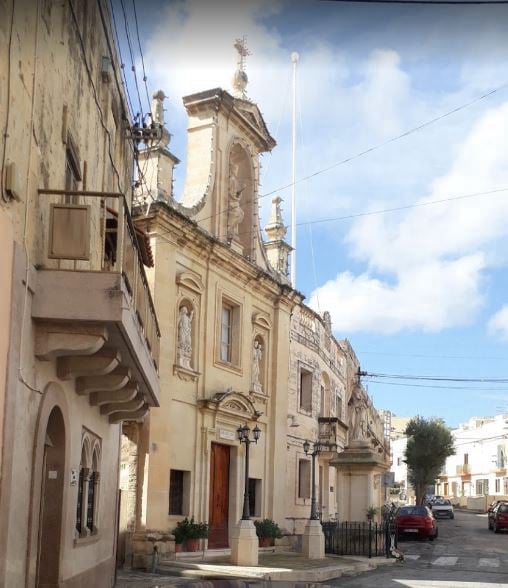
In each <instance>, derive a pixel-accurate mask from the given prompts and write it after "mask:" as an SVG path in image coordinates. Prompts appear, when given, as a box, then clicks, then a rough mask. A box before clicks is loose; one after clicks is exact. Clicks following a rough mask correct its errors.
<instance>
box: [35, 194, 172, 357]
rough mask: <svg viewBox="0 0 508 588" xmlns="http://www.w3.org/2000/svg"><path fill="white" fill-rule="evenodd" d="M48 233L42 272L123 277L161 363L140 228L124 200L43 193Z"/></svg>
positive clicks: (152, 350)
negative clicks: (135, 225) (71, 272)
mask: <svg viewBox="0 0 508 588" xmlns="http://www.w3.org/2000/svg"><path fill="white" fill-rule="evenodd" d="M39 194H41V195H45V196H47V201H46V203H47V206H44V207H43V208H42V218H43V223H42V225H43V226H44V228H45V229H44V230H45V233H46V234H45V240H44V242H43V248H44V252H43V253H42V258H41V260H40V261H41V263H39V267H41V268H43V269H58V270H74V271H80V272H86V271H88V272H109V273H119V274H121V275H122V276H123V278H124V280H125V285H126V287H127V290H128V293H129V296H130V300H131V304H132V306H133V308H134V311H135V313H136V317H137V320H138V322H139V326H140V328H141V331H142V333H143V335H144V338H145V340H146V343H147V346H148V348H149V350H150V354H151V356H152V359H153V362H154V365H155V367H156V368H158V363H159V340H160V330H159V325H158V322H157V315H156V313H155V306H154V304H153V300H152V295H151V292H150V288H149V285H148V280H147V277H146V272H145V267H144V264H143V258H142V253H141V249H140V246H139V242H138V237H137V232H136V228H135V227H134V224H133V222H132V218H131V215H130V212H129V207H128V205H127V201H126V198H125V196H124V194H121V193H117V192H91V191H67V190H53V189H41V190H39Z"/></svg>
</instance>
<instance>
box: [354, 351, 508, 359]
mask: <svg viewBox="0 0 508 588" xmlns="http://www.w3.org/2000/svg"><path fill="white" fill-rule="evenodd" d="M356 353H357V354H358V353H364V354H367V355H370V354H372V355H388V356H392V357H427V358H432V359H474V360H478V359H486V360H492V361H508V357H502V356H497V357H495V356H492V357H488V356H485V355H432V354H426V353H389V352H385V351H370V350H369V351H360V350H357V351H356Z"/></svg>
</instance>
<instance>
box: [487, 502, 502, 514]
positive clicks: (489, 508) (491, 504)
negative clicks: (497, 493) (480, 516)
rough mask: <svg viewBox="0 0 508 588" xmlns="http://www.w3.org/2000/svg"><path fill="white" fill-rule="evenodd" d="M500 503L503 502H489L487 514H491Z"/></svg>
mask: <svg viewBox="0 0 508 588" xmlns="http://www.w3.org/2000/svg"><path fill="white" fill-rule="evenodd" d="M500 502H503V501H502V500H494V502H491V503H490V504H489V506H488V508H487V513H489V512H492V511H493V510H494V509H495V508H496V506H497V505H498V504H499V503H500Z"/></svg>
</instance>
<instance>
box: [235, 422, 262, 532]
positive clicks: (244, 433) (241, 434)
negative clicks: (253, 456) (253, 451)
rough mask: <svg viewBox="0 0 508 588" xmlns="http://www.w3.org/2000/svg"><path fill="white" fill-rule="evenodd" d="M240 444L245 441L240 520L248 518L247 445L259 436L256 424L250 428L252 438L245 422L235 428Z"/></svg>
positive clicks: (255, 440) (259, 430)
mask: <svg viewBox="0 0 508 588" xmlns="http://www.w3.org/2000/svg"><path fill="white" fill-rule="evenodd" d="M236 433H237V435H238V440H239V441H240V444H242V443H245V481H244V482H245V489H244V493H243V512H242V521H248V520H250V507H249V446H250V444H251V443H256V444H257V442H258V441H259V437H260V436H261V429H260V428H259V427H258V426H257V425H256V426H255V427H254V429H253V430H252V436H253V439H251V438H250V428H249V427H248V426H247V424H245V425H244V426H243V427H238V429H237V430H236Z"/></svg>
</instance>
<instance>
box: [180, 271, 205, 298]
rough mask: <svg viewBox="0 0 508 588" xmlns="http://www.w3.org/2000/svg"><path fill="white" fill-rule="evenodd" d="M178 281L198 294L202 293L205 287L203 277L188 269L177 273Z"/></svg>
mask: <svg viewBox="0 0 508 588" xmlns="http://www.w3.org/2000/svg"><path fill="white" fill-rule="evenodd" d="M176 283H177V284H178V285H179V286H185V287H186V288H188V289H189V290H192V291H194V292H196V294H201V293H202V292H204V289H205V286H204V284H203V282H202V280H201V277H200V276H198V275H197V274H194V273H192V272H188V271H186V272H180V273H178V274H177V275H176Z"/></svg>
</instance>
